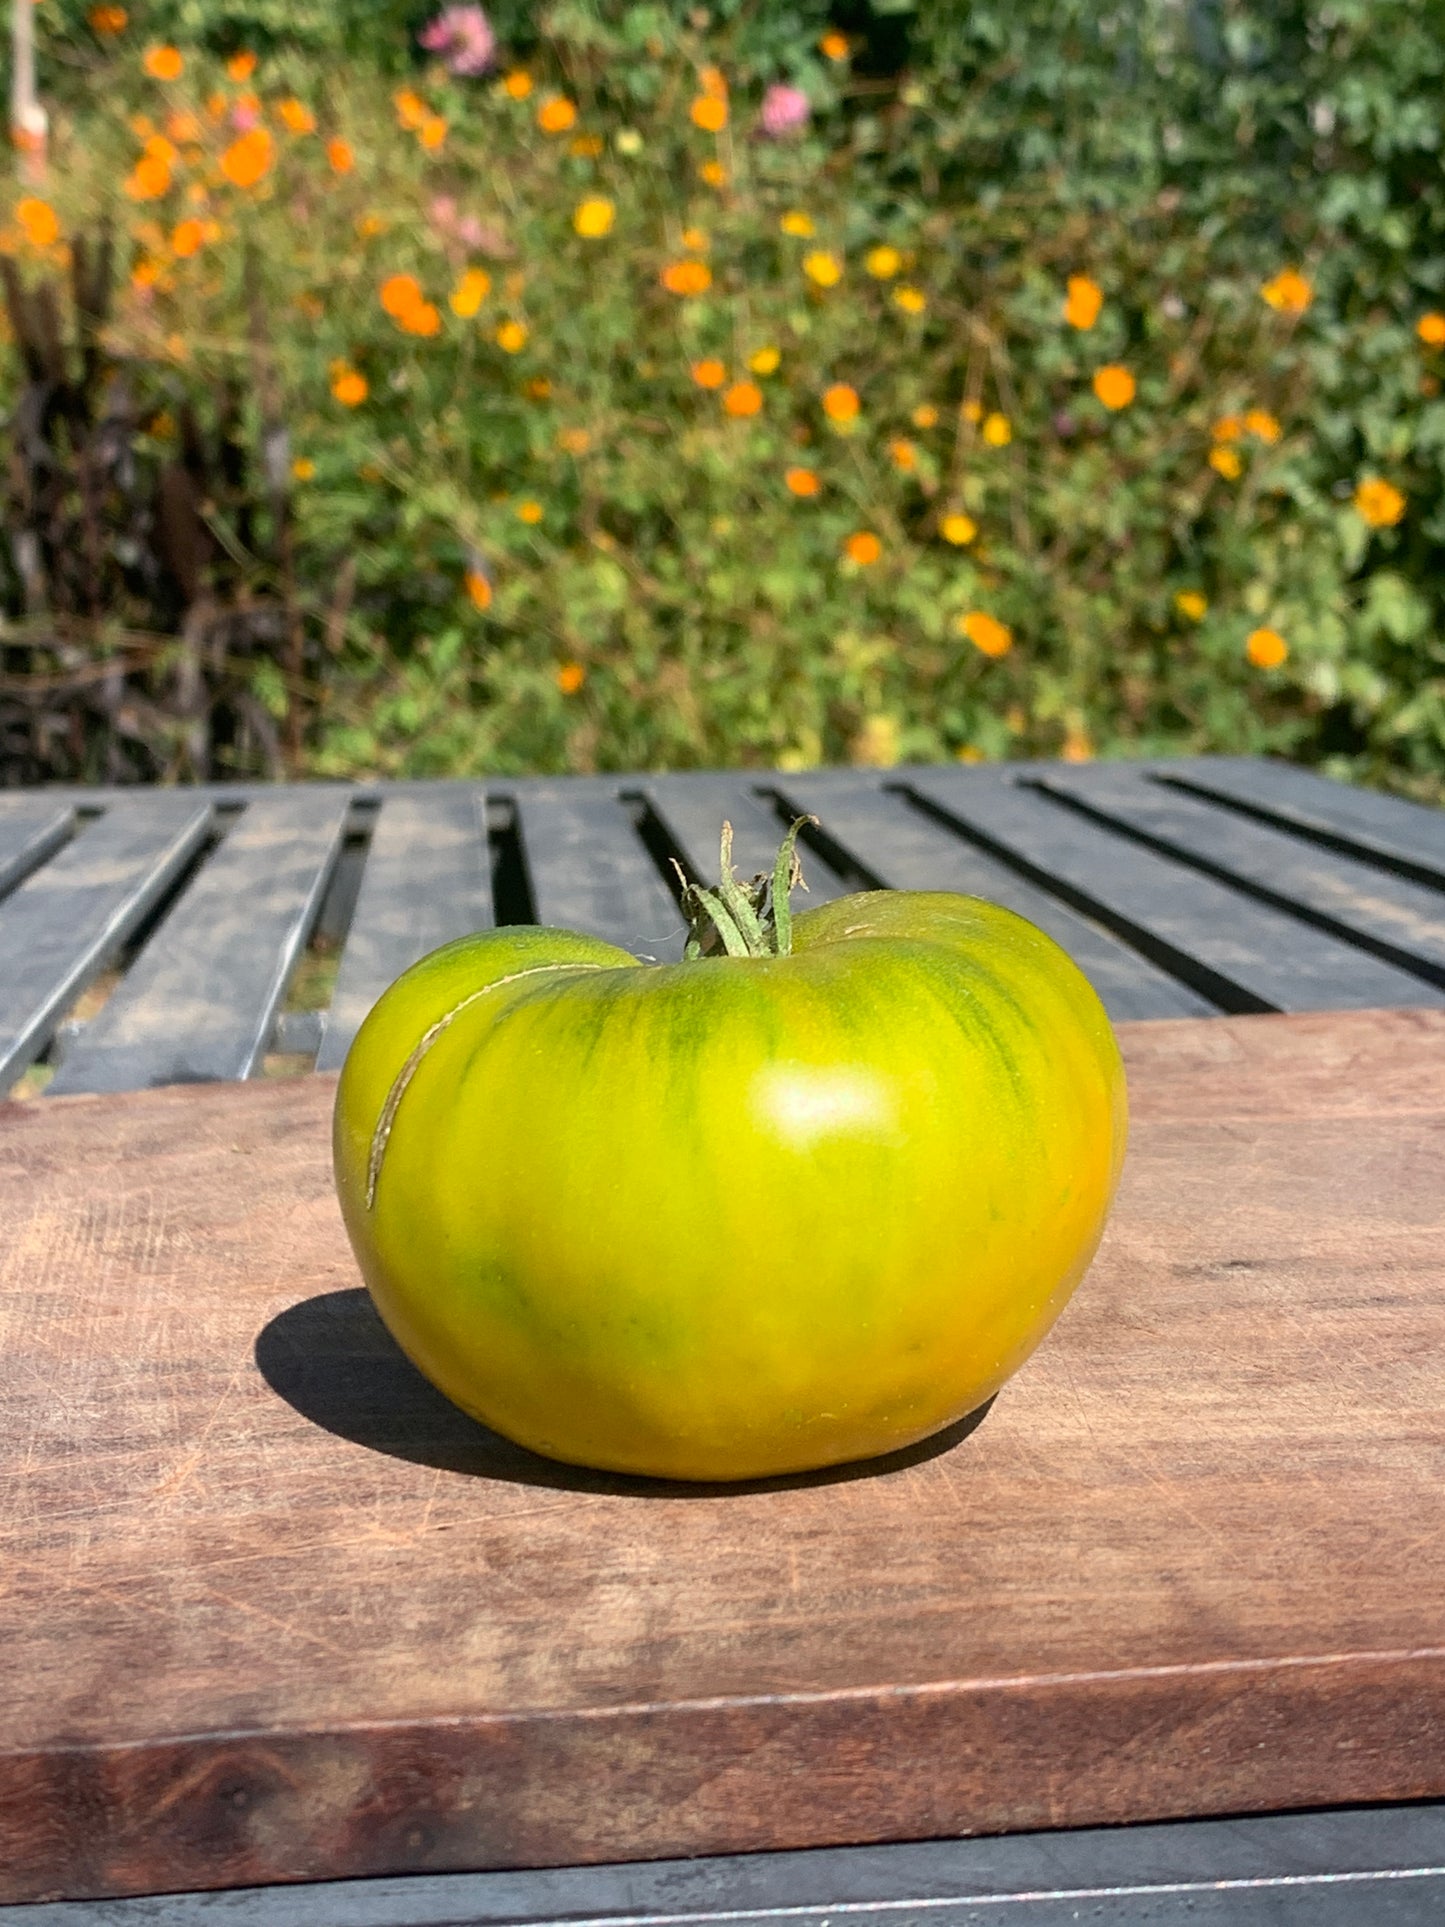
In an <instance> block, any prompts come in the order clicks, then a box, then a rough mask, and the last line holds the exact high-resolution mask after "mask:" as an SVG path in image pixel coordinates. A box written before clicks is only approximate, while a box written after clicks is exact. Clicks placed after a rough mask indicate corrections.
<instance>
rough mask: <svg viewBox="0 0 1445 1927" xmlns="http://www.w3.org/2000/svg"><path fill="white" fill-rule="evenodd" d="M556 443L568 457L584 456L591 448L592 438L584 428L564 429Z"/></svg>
mask: <svg viewBox="0 0 1445 1927" xmlns="http://www.w3.org/2000/svg"><path fill="white" fill-rule="evenodd" d="M557 442H558V445H559V446H560V447H562V448H565V449H566V451H567V453H568V454H569V455H585V454H586V453H587V451H588V449H589V448H591V446H592V437H591V436H590V435H589V434H588V433H587V430H586V429H585V428H564V429H563V430H562V431H561V432H560V434H559V435H558V437H557Z"/></svg>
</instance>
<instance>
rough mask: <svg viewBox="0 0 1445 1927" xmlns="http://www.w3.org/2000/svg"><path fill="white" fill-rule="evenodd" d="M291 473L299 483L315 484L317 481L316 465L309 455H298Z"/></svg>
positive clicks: (292, 465)
mask: <svg viewBox="0 0 1445 1927" xmlns="http://www.w3.org/2000/svg"><path fill="white" fill-rule="evenodd" d="M291 473H292V474H293V475H294V476H295V477H296V480H297V481H298V482H314V481H315V479H316V464H315V462H313V461H312V459H311V457H310V456H309V455H298V456H297V457H296V459H295V461H294V462H293V463H292V464H291Z"/></svg>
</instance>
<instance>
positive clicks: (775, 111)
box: [760, 82, 813, 141]
mask: <svg viewBox="0 0 1445 1927" xmlns="http://www.w3.org/2000/svg"><path fill="white" fill-rule="evenodd" d="M812 112H813V109H812V106H811V104H810V102H809V100H808V96H807V95H806V94H805V93H804V92H803V90H802V88H801V87H785V86H783V84H782V83H781V82H775V83H774V84H773V86H771V87H769V89H768V91H767V92H766V93H765V94H764V95H763V111H762V115H761V117H760V118H761V125H762V130H763V132H764V133H765V134H766V135H767V137H768V139H769V140H775V141H780V140H785V139H786V138H787V136H788V135H789V134H797V133H800V132H801V131H802V129H803V128H805V127H806V126H807V124H808V120H809V117H810V115H811V114H812Z"/></svg>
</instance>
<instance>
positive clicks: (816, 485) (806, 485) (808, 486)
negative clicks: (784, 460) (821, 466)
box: [783, 468, 823, 496]
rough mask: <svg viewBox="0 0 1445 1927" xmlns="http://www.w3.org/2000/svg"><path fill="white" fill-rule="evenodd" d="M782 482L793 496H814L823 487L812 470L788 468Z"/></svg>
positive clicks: (815, 472)
mask: <svg viewBox="0 0 1445 1927" xmlns="http://www.w3.org/2000/svg"><path fill="white" fill-rule="evenodd" d="M783 480H784V481H785V482H786V483H787V485H788V487H789V489H790V490H791V491H792V493H793V494H794V495H801V496H807V495H816V494H817V493H818V491H819V490H820V489H821V488H822V486H823V484H822V482H821V481H820V480H819V477H818V472H817V470H816V469H812V468H790V469H789V470H788V472H787V474H786V475H784V477H783Z"/></svg>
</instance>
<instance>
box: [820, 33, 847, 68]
mask: <svg viewBox="0 0 1445 1927" xmlns="http://www.w3.org/2000/svg"><path fill="white" fill-rule="evenodd" d="M818 51H819V53H820V54H822V56H823V58H824V59H825V60H846V59H847V58H848V36H847V34H845V33H839V31H838V29H837V28H836V27H830V28H829V29H828V31H827V33H825V34H824V35H823V38H822V39H821V40H820V41H819V42H818Z"/></svg>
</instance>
